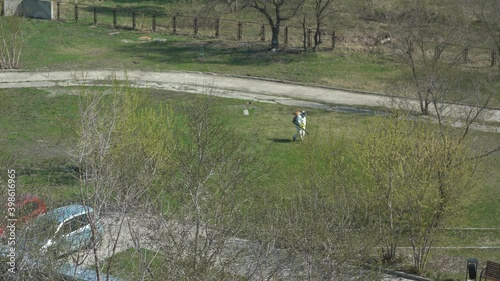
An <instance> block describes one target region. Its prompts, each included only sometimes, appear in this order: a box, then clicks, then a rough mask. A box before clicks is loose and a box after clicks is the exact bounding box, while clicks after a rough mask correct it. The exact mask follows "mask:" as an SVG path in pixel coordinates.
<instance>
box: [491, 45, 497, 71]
mask: <svg viewBox="0 0 500 281" xmlns="http://www.w3.org/2000/svg"><path fill="white" fill-rule="evenodd" d="M496 63H497V51H496V50H495V49H493V50H491V67H493V66H495V64H496Z"/></svg>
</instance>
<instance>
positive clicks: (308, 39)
mask: <svg viewBox="0 0 500 281" xmlns="http://www.w3.org/2000/svg"><path fill="white" fill-rule="evenodd" d="M311 33H312V31H311V29H310V28H308V29H307V47H311V45H312V44H311Z"/></svg>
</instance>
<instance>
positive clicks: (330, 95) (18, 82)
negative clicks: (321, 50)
mask: <svg viewBox="0 0 500 281" xmlns="http://www.w3.org/2000/svg"><path fill="white" fill-rule="evenodd" d="M113 79H116V80H118V81H125V80H127V81H129V82H130V83H131V84H133V85H136V86H137V87H142V88H156V89H164V90H171V91H176V92H187V93H197V94H211V95H214V96H220V97H226V98H238V99H245V100H251V101H260V102H269V103H278V104H283V105H291V106H297V107H306V108H317V109H324V110H331V111H348V112H351V111H354V112H363V110H362V109H361V110H360V109H356V108H357V107H358V108H359V107H361V108H363V107H386V108H396V107H398V105H397V104H396V103H395V102H394V100H393V99H391V98H390V97H388V96H384V95H379V94H373V93H361V92H354V91H345V90H338V89H333V88H326V87H316V86H308V85H302V84H294V83H288V82H287V83H285V82H282V81H277V80H269V79H260V78H251V77H235V76H228V75H216V74H210V73H200V72H143V71H128V72H125V71H117V70H89V71H79V72H69V71H51V72H0V88H21V87H54V86H77V85H82V84H92V85H96V84H99V83H102V84H105V85H109V82H110V81H111V80H113ZM400 102H401V101H400ZM404 103H405V106H409V107H410V108H413V109H415V110H416V111H419V110H418V108H419V105H418V102H417V101H407V100H406V101H404ZM346 106H347V107H346ZM353 107H354V108H353ZM443 108H444V109H443V110H445V111H446V112H447V113H451V114H452V115H455V117H457V118H460V116H463V115H464V114H466V112H468V111H470V110H475V108H474V107H468V106H463V105H455V104H444V105H443ZM369 112H371V111H369ZM481 120H482V121H484V122H486V123H488V125H476V126H475V129H478V130H483V131H492V132H497V133H500V109H489V110H487V112H485V114H482V116H481ZM492 124H494V125H492ZM456 125H457V126H460V124H456Z"/></svg>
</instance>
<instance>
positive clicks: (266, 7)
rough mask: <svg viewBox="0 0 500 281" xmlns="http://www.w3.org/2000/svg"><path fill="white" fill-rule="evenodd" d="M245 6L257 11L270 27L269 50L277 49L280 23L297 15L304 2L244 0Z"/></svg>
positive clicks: (290, 0) (295, 0)
mask: <svg viewBox="0 0 500 281" xmlns="http://www.w3.org/2000/svg"><path fill="white" fill-rule="evenodd" d="M246 1H247V2H246V6H248V7H251V8H254V9H256V10H257V11H259V13H261V14H262V15H264V17H266V19H267V21H268V22H269V25H270V26H271V32H272V39H271V48H273V49H278V48H279V34H280V27H281V24H282V22H284V21H287V20H289V19H290V18H292V17H293V16H295V15H296V14H297V12H298V11H299V10H300V9H301V8H302V6H303V5H304V2H305V0H271V1H267V0H246Z"/></svg>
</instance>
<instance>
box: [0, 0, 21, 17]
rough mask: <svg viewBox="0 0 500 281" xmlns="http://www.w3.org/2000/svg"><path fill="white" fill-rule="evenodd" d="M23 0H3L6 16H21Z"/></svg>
mask: <svg viewBox="0 0 500 281" xmlns="http://www.w3.org/2000/svg"><path fill="white" fill-rule="evenodd" d="M21 3H22V0H4V1H3V11H2V12H3V15H5V16H19V15H21V14H22V13H21V10H22V5H21Z"/></svg>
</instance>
